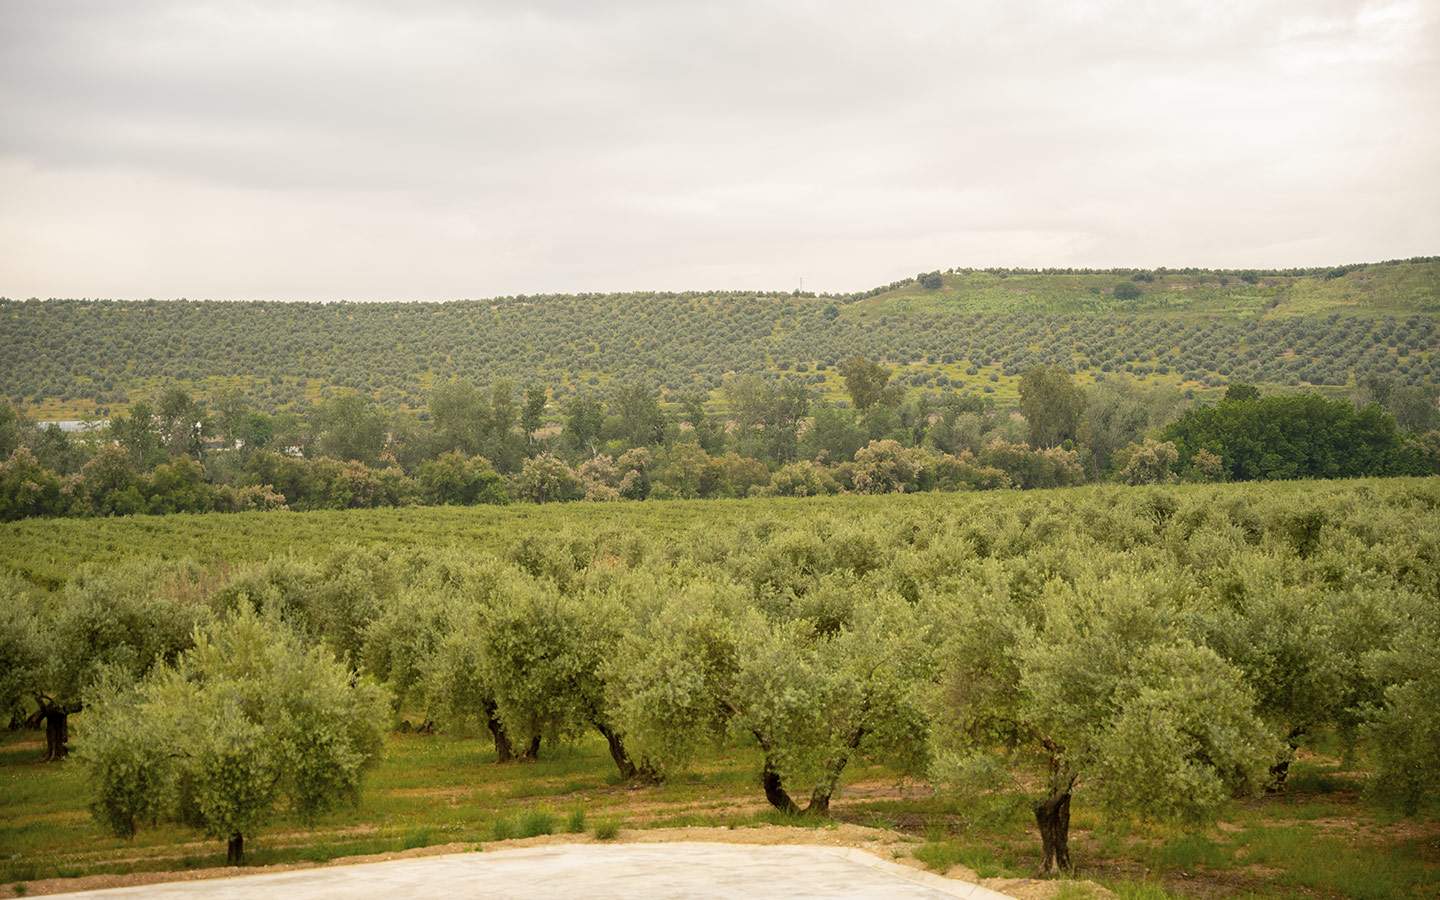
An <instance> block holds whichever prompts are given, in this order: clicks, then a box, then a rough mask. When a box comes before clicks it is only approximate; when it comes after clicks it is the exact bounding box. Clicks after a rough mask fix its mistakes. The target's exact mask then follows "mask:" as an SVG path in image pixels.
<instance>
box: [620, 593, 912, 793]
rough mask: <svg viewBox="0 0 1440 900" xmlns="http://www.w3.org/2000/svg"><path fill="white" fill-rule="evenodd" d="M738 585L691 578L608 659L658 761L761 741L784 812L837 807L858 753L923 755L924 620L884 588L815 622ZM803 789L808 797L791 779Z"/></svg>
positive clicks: (770, 784) (634, 726)
mask: <svg viewBox="0 0 1440 900" xmlns="http://www.w3.org/2000/svg"><path fill="white" fill-rule="evenodd" d="M743 597H744V591H743V590H742V589H741V588H739V587H736V586H733V585H722V584H713V583H711V584H706V583H703V582H702V583H700V584H697V585H692V586H691V587H690V588H688V589H687V590H686V591H685V592H683V593H682V594H680V595H679V596H677V597H676V598H674V600H673V601H672V602H671V603H670V604H668V605H667V606H666V607H665V608H664V609H663V610H661V611H659V612H658V613H657V614H656V615H655V616H653V617H652V618H651V619H650V620H649V621H648V623H647V626H646V627H645V628H644V629H642V630H639V631H636V632H634V633H632V634H631V635H629V636H628V637H627V638H626V639H625V640H624V641H622V643H621V645H620V647H619V648H618V650H617V653H616V655H615V657H614V660H613V663H612V665H613V667H614V669H615V671H616V675H615V678H614V680H613V681H612V689H613V696H614V697H615V710H616V717H617V719H618V720H619V721H620V722H621V724H622V726H623V727H624V728H625V731H626V734H627V735H628V736H630V737H631V738H632V740H633V741H634V743H635V745H636V746H637V747H638V748H640V749H641V750H642V751H643V752H644V753H645V754H646V757H647V758H648V759H653V760H654V761H655V762H656V764H657V765H659V766H660V767H661V768H662V769H669V768H673V767H677V766H682V765H684V763H685V762H687V761H688V760H689V759H690V758H691V757H692V756H693V754H694V753H695V752H697V750H698V749H699V748H700V747H702V746H704V745H705V744H706V743H708V742H709V741H711V740H715V739H718V738H719V737H720V736H721V735H723V734H727V733H728V734H731V735H736V736H745V737H747V738H749V739H751V740H753V741H754V742H755V744H756V746H758V748H759V749H760V751H761V753H762V768H761V773H760V783H761V787H762V788H763V790H764V792H765V798H766V799H767V800H768V801H769V802H770V804H771V805H772V806H774V807H775V808H776V809H779V810H781V811H783V812H787V813H801V812H804V813H809V814H816V815H824V814H826V813H828V811H829V808H830V801H831V799H832V797H833V796H834V794H835V791H836V790H837V788H838V786H839V783H840V778H841V776H842V775H843V773H844V771H845V768H846V766H847V765H848V764H849V763H850V761H851V760H852V759H855V758H856V757H861V756H865V757H871V758H884V759H887V760H889V761H891V762H894V763H897V764H901V765H903V766H908V767H910V768H918V767H919V756H917V753H923V748H924V746H925V737H924V735H925V730H926V719H925V716H924V715H923V712H922V709H921V705H920V703H919V693H918V690H917V687H918V685H919V684H920V683H921V682H922V681H923V680H924V678H925V675H926V673H927V671H928V669H929V666H930V660H931V653H930V652H929V648H928V645H927V643H926V640H925V637H926V628H925V626H924V625H923V623H922V621H921V619H920V618H919V617H918V616H917V615H916V613H915V610H914V609H913V608H912V607H911V606H910V605H909V604H908V603H906V602H905V601H904V600H902V599H900V598H898V597H895V596H892V595H887V594H881V595H878V596H875V597H873V598H868V599H867V602H865V603H859V604H855V605H854V607H853V609H854V612H853V615H852V616H851V617H850V618H849V619H848V621H844V622H837V623H835V625H834V627H833V629H826V628H819V627H817V625H816V622H815V621H814V620H811V619H807V618H801V617H769V616H766V615H765V614H764V613H762V612H761V611H760V610H758V609H755V608H753V607H747V606H744V599H743ZM797 787H799V788H801V789H804V790H807V791H808V798H807V801H806V805H805V806H804V807H801V806H800V804H799V803H798V802H797V801H796V800H795V798H794V795H793V793H792V792H793V791H795V790H796V789H797Z"/></svg>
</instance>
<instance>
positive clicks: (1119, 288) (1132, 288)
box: [1111, 281, 1142, 300]
mask: <svg viewBox="0 0 1440 900" xmlns="http://www.w3.org/2000/svg"><path fill="white" fill-rule="evenodd" d="M1111 293H1113V294H1114V295H1115V299H1116V300H1138V299H1140V294H1141V293H1142V292H1141V290H1140V285H1138V284H1136V283H1135V282H1133V281H1122V282H1120V283H1119V284H1117V285H1115V288H1114V290H1112V291H1111Z"/></svg>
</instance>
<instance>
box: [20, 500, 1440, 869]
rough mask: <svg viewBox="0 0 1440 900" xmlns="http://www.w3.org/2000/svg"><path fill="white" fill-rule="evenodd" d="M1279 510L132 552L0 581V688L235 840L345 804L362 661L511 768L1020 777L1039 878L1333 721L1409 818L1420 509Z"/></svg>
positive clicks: (780, 802) (134, 806)
mask: <svg viewBox="0 0 1440 900" xmlns="http://www.w3.org/2000/svg"><path fill="white" fill-rule="evenodd" d="M1274 506H1275V508H1273V509H1265V510H1261V511H1256V510H1255V509H1253V508H1250V507H1248V506H1241V505H1235V504H1231V505H1230V506H1229V507H1228V508H1224V507H1217V506H1216V505H1214V504H1208V503H1205V502H1203V501H1200V502H1197V503H1196V504H1191V505H1187V506H1182V505H1180V504H1178V503H1176V501H1175V500H1174V498H1172V497H1170V496H1169V495H1166V494H1164V493H1158V492H1146V493H1145V494H1143V495H1140V496H1138V497H1135V498H1134V499H1133V500H1121V499H1120V495H1116V496H1114V497H1112V496H1108V495H1095V496H1093V497H1091V498H1090V499H1087V500H1084V501H1083V502H1082V503H1081V508H1076V509H1058V508H1057V509H1049V510H1047V509H1038V508H1037V509H1031V510H1030V511H1029V512H1027V513H1023V514H1021V513H1017V511H1016V509H1015V508H1014V506H1013V505H1002V504H990V505H988V506H977V507H976V508H974V509H972V510H971V513H970V514H969V515H968V516H967V517H966V518H965V519H964V520H941V521H929V522H925V523H921V522H914V523H910V524H909V525H903V526H898V527H882V524H883V523H880V522H877V521H862V522H845V523H840V522H834V521H828V520H821V521H816V522H812V523H810V524H809V525H808V526H807V527H805V528H801V529H797V528H777V527H775V526H773V524H772V525H767V524H765V523H758V524H757V525H756V526H754V527H753V528H747V529H742V530H741V531H739V532H736V533H734V534H716V533H711V532H707V533H705V534H697V535H694V536H691V537H688V538H683V537H674V538H672V539H670V540H667V541H666V542H665V543H663V544H655V543H654V542H651V541H647V540H645V539H643V538H640V537H639V536H637V535H634V534H608V535H594V536H584V537H581V536H576V535H567V534H562V535H548V536H531V537H528V538H525V539H522V540H521V541H519V542H517V543H516V544H514V545H513V546H512V547H511V548H510V550H509V551H508V553H507V554H506V557H505V558H504V559H492V558H488V557H481V556H473V555H469V554H464V553H460V552H457V551H429V552H423V553H413V554H399V553H391V552H384V551H376V550H358V549H351V550H344V551H341V552H339V553H336V554H335V555H334V556H332V557H331V558H329V559H326V560H324V561H322V562H319V563H309V562H302V561H297V560H294V559H289V558H280V559H274V560H271V561H269V562H266V563H264V564H260V565H256V566H253V567H250V568H245V569H241V570H239V571H236V572H232V573H230V574H229V575H227V576H226V577H225V578H224V579H222V580H221V581H220V582H219V583H214V582H212V581H211V580H209V579H207V578H206V577H205V576H204V575H203V574H202V573H199V572H195V571H192V570H190V569H187V568H184V567H182V568H180V569H178V570H174V571H167V572H161V573H159V574H157V573H156V572H155V571H154V570H153V569H150V570H147V569H144V568H141V567H133V568H132V567H125V568H122V569H120V570H116V571H112V572H108V573H103V574H95V573H86V574H83V575H81V576H79V577H77V578H76V579H75V580H74V582H72V583H71V584H70V585H67V586H66V587H64V588H63V589H61V590H60V591H58V592H56V593H55V594H52V595H44V596H37V595H35V594H33V593H30V592H25V591H22V590H20V589H19V587H17V586H14V585H12V586H10V587H9V588H7V590H9V592H10V593H9V594H7V602H6V603H5V604H4V605H3V606H0V609H3V610H4V613H5V615H4V617H3V618H0V662H4V663H5V665H3V666H0V672H4V673H6V674H5V681H4V682H3V687H4V690H5V692H6V693H5V701H6V703H7V704H8V705H9V706H10V707H11V708H12V709H16V708H19V707H21V706H22V705H23V706H24V707H25V708H26V709H35V710H38V712H39V713H40V714H41V715H43V716H44V717H45V718H46V719H47V721H50V722H56V721H58V722H60V723H61V726H62V728H61V729H60V730H61V731H63V724H64V723H65V721H66V718H67V717H68V715H71V714H74V713H75V712H78V711H80V710H81V709H84V710H85V712H84V714H83V715H82V716H81V718H80V720H79V721H80V722H81V723H82V727H81V728H79V730H78V734H79V740H78V743H79V747H80V754H81V756H82V757H83V758H84V759H85V760H86V761H87V762H88V764H89V765H90V767H91V773H92V778H93V780H94V783H95V789H96V795H97V800H96V806H95V808H96V810H97V814H98V815H99V816H100V817H101V820H102V821H103V822H104V823H105V824H106V825H108V826H109V827H111V828H112V829H114V830H116V831H117V832H118V833H122V834H123V833H129V832H130V831H131V830H133V829H134V828H135V827H138V826H139V825H142V824H144V823H145V822H148V821H152V820H157V819H166V820H176V821H181V822H187V823H190V824H194V825H197V826H199V827H202V828H204V829H205V830H206V831H207V833H210V834H214V835H216V836H217V837H221V838H225V839H227V840H229V839H237V836H238V840H239V841H241V842H243V837H244V835H246V834H248V833H252V832H253V829H254V828H256V827H258V825H259V824H260V823H261V822H263V820H264V818H265V817H266V816H267V815H269V814H270V812H271V811H272V810H273V809H275V808H276V807H277V805H278V804H280V803H281V802H282V801H285V802H288V803H289V804H290V806H291V807H292V808H293V809H294V810H296V811H297V812H299V813H301V814H302V815H313V814H316V813H318V812H319V811H322V810H323V809H325V808H328V806H329V805H330V804H332V803H334V802H339V801H340V800H342V799H344V798H345V797H353V796H354V792H355V789H356V787H357V786H358V783H359V782H358V778H359V773H360V772H362V771H363V769H364V767H365V766H366V765H368V764H369V762H370V761H372V760H373V759H374V756H375V753H376V752H377V749H378V740H376V739H375V738H374V736H375V734H376V731H375V729H377V728H379V727H380V726H379V724H378V723H379V722H381V721H383V720H384V719H386V718H387V711H386V709H384V703H385V701H384V699H383V697H384V695H383V694H382V693H381V692H379V691H378V689H377V688H375V687H374V686H372V685H371V684H370V682H369V681H368V680H367V679H368V678H371V677H373V678H374V679H377V680H379V681H381V682H384V683H385V684H386V685H388V690H389V691H390V693H391V695H392V696H393V704H394V705H393V707H391V708H390V710H389V713H388V715H389V717H390V718H392V719H393V717H394V714H398V713H400V712H404V711H410V710H415V711H423V712H424V713H425V714H426V715H428V716H429V717H430V718H432V719H433V720H434V721H436V722H437V723H438V724H439V725H440V727H442V728H450V727H458V726H460V725H461V724H463V723H465V722H467V721H468V722H473V723H475V724H477V725H479V726H481V727H483V728H486V729H488V731H489V732H490V734H491V736H492V738H493V740H494V744H495V751H496V753H495V758H496V759H497V761H502V762H503V761H508V760H512V759H517V758H518V759H525V758H534V756H535V755H536V754H537V753H539V752H540V748H541V742H542V740H543V741H564V740H571V739H575V738H578V737H579V736H581V735H583V734H587V733H593V734H597V735H599V736H601V737H603V738H604V740H605V741H606V744H607V746H608V748H609V750H610V753H611V756H612V758H613V760H614V763H615V765H616V768H617V771H618V772H619V774H620V775H621V776H622V777H624V778H626V779H633V780H636V781H638V782H645V781H653V780H656V779H663V778H665V777H667V776H669V775H671V774H673V773H675V772H677V771H682V770H683V769H684V768H685V767H686V766H687V765H689V764H691V763H693V762H695V761H696V760H698V759H701V758H703V756H704V755H705V754H706V753H708V752H712V751H713V750H714V748H715V747H717V746H719V745H733V744H734V743H735V742H741V743H744V744H748V745H749V746H751V747H753V748H754V750H755V752H756V756H757V758H758V760H759V763H758V769H759V770H758V771H757V776H758V779H759V784H760V787H761V789H762V790H763V792H764V795H765V797H766V798H767V800H768V801H769V802H770V803H771V804H773V805H774V806H775V807H776V808H777V809H779V810H783V811H786V812H790V813H805V812H808V813H811V814H817V815H818V814H824V813H825V812H827V811H828V809H829V807H830V804H831V802H832V800H833V798H834V797H835V796H836V793H837V791H839V790H840V787H841V785H842V782H843V778H844V774H845V772H846V771H847V768H848V767H850V766H851V764H852V763H855V762H856V761H859V760H865V761H874V762H881V763H884V764H886V765H889V766H891V767H893V768H895V769H897V770H900V771H907V772H912V773H916V774H922V775H926V774H928V775H929V776H930V777H931V779H932V781H933V782H934V783H935V784H937V785H938V786H941V787H943V788H945V789H949V790H956V791H960V792H961V793H963V794H966V795H968V796H972V797H974V798H977V799H976V802H977V803H979V802H981V801H980V800H979V799H978V798H982V797H994V796H1029V798H1030V803H1031V804H1032V807H1033V811H1034V815H1035V817H1036V822H1037V826H1038V829H1039V833H1040V836H1041V839H1042V861H1043V862H1042V865H1043V867H1044V868H1047V869H1049V868H1067V867H1068V866H1069V865H1070V858H1069V849H1068V829H1069V815H1070V812H1069V811H1070V804H1071V802H1072V800H1073V799H1074V798H1075V797H1085V798H1089V801H1088V802H1092V803H1094V804H1095V805H1097V806H1098V807H1100V808H1101V809H1103V810H1106V811H1108V812H1110V813H1113V814H1115V815H1122V816H1137V815H1138V816H1141V817H1150V818H1157V819H1180V820H1186V821H1203V820H1204V819H1206V818H1208V817H1212V816H1214V815H1215V814H1216V813H1217V812H1218V810H1219V809H1220V808H1221V807H1222V806H1223V805H1224V804H1225V803H1226V802H1227V801H1228V800H1229V799H1230V798H1232V797H1234V796H1241V795H1250V794H1255V793H1258V792H1261V791H1264V790H1266V789H1278V788H1280V787H1282V786H1283V783H1284V778H1285V774H1286V769H1287V766H1288V763H1289V761H1290V760H1291V759H1292V757H1293V754H1294V751H1295V748H1297V747H1299V746H1301V745H1303V743H1304V742H1305V741H1306V740H1307V739H1308V738H1309V737H1310V736H1312V735H1315V734H1317V733H1324V732H1338V733H1339V734H1341V736H1342V737H1345V738H1346V739H1347V740H1351V741H1354V740H1359V739H1361V738H1366V737H1368V738H1369V740H1366V741H1364V742H1363V746H1364V747H1365V748H1367V752H1369V753H1371V754H1372V755H1373V758H1374V761H1375V765H1376V771H1377V778H1376V779H1375V785H1376V787H1377V789H1379V790H1381V791H1383V792H1385V793H1387V794H1390V795H1392V796H1395V797H1397V798H1399V799H1400V800H1401V801H1402V802H1403V803H1404V804H1405V805H1407V806H1409V807H1410V808H1415V807H1417V806H1418V805H1420V804H1422V803H1424V802H1426V801H1427V798H1433V796H1434V794H1435V791H1436V790H1437V788H1440V784H1437V782H1436V775H1435V773H1436V772H1437V771H1440V767H1436V766H1435V765H1433V763H1434V762H1435V759H1434V756H1435V746H1436V743H1437V741H1436V738H1437V737H1440V722H1437V720H1436V719H1435V717H1434V714H1433V708H1434V706H1435V703H1434V700H1435V698H1436V692H1437V690H1440V687H1437V685H1440V671H1437V669H1436V667H1435V665H1434V659H1433V654H1432V653H1429V652H1427V651H1428V648H1431V647H1433V645H1434V642H1435V641H1436V640H1437V639H1440V621H1437V620H1436V619H1435V616H1434V608H1433V603H1427V602H1426V600H1425V598H1426V597H1430V596H1433V592H1434V591H1435V590H1436V589H1437V586H1440V582H1437V577H1440V576H1437V573H1436V571H1435V569H1434V567H1433V566H1426V565H1424V564H1423V562H1422V560H1423V559H1424V558H1425V552H1426V551H1425V550H1424V548H1425V547H1433V546H1434V535H1433V526H1432V527H1429V528H1428V529H1427V527H1426V526H1425V525H1424V524H1423V521H1422V520H1421V519H1417V518H1415V516H1416V515H1418V513H1417V512H1416V511H1415V510H1417V509H1419V507H1418V506H1417V507H1415V508H1414V509H1407V510H1406V511H1405V512H1404V514H1403V515H1402V514H1401V513H1399V512H1394V511H1392V510H1388V509H1384V508H1382V509H1380V510H1379V511H1378V512H1373V513H1372V512H1371V511H1369V510H1367V509H1366V508H1365V507H1356V506H1354V505H1351V506H1349V507H1347V508H1346V509H1344V510H1342V511H1341V512H1340V513H1327V512H1323V511H1320V510H1318V509H1311V508H1309V507H1304V508H1302V507H1301V506H1297V505H1296V501H1286V502H1284V503H1279V504H1275V505H1274ZM1377 516H1378V517H1377ZM891 524H892V525H895V523H891ZM1404 534H1409V535H1411V537H1409V538H1406V539H1405V540H1406V541H1408V542H1409V543H1407V544H1405V545H1403V546H1402V545H1401V543H1400V540H1401V535H1404ZM1361 535H1364V536H1365V539H1364V541H1363V542H1362V540H1361V537H1360V536H1361ZM1372 545H1374V548H1375V549H1373V550H1372V549H1370V548H1371V547H1372ZM317 647H319V648H322V649H316V648H317ZM356 671H359V672H363V673H365V674H364V677H359V678H356V677H354V676H353V675H352V673H353V672H356ZM137 685H138V686H137ZM298 710H306V711H311V712H313V714H314V716H317V717H319V718H313V719H312V718H307V716H309V715H311V712H305V713H304V714H303V715H302V714H301V713H300V712H298ZM55 732H56V729H53V728H52V735H53V736H52V742H51V750H52V754H51V755H54V756H58V755H61V754H62V753H63V747H64V737H65V735H64V734H63V733H58V734H56V733H55ZM156 748H166V749H165V751H164V752H159V751H157V750H156ZM286 754H291V755H288V756H287V755H286ZM276 773H283V777H282V776H281V775H279V774H276ZM267 775H270V776H274V777H269V778H268V779H267ZM204 785H212V787H206V788H205V789H204V790H205V791H212V793H209V794H207V793H204V791H202V790H201V787H202V786H204ZM324 785H329V786H330V787H324ZM332 788H333V789H332ZM227 792H228V793H227ZM242 846H243V843H232V849H233V851H234V854H235V855H236V856H238V855H239V853H240V851H241V847H242Z"/></svg>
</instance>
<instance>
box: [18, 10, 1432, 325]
mask: <svg viewBox="0 0 1440 900" xmlns="http://www.w3.org/2000/svg"><path fill="white" fill-rule="evenodd" d="M0 14H3V17H0V246H7V247H10V248H12V250H11V251H10V252H9V253H5V252H0V293H4V294H8V295H11V296H24V295H29V294H38V295H42V296H44V295H66V294H70V295H79V294H86V295H95V294H109V295H146V296H149V295H154V296H178V295H188V296H202V295H209V296H265V297H277V298H292V297H294V298H299V297H305V298H310V297H367V298H370V297H419V296H463V295H469V296H478V295H484V294H492V293H503V292H512V291H538V290H602V289H639V288H685V287H727V286H735V287H755V288H759V287H769V288H788V287H791V286H793V285H794V284H795V282H796V280H797V279H798V277H799V276H800V275H802V274H803V275H805V276H806V284H807V286H814V287H819V288H828V289H836V290H849V289H856V288H862V287H866V286H869V285H871V284H874V283H878V282H883V281H888V280H890V279H892V278H895V277H898V276H901V275H904V274H907V273H910V272H913V271H914V270H915V269H917V268H919V267H932V266H947V265H990V264H1033V265H1067V264H1074V265H1085V264H1095V265H1107V264H1148V265H1159V264H1168V265H1187V264H1209V265H1288V264H1305V263H1324V262H1331V261H1340V260H1351V259H1364V258H1375V257H1391V256H1404V255H1412V254H1418V253H1433V252H1435V247H1436V241H1437V237H1440V186H1437V180H1436V179H1435V178H1434V176H1433V174H1432V173H1431V169H1433V160H1434V159H1436V158H1440V113H1437V111H1436V109H1435V107H1436V104H1435V103H1434V102H1433V101H1434V97H1435V95H1436V91H1435V89H1436V87H1437V86H1440V84H1437V82H1440V59H1437V57H1440V52H1437V48H1440V15H1437V12H1436V10H1435V9H1434V8H1433V6H1432V5H1429V4H1426V3H1421V2H1363V0H1319V2H1254V3H1234V4H1223V3H1213V2H1210V3H1199V2H1194V3H1192V2H1188V0H1187V2H1179V3H1163V4H1158V3H1147V2H1139V0H1135V2H1129V0H1099V2H1085V3H1044V4H1042V3H1002V2H986V3H947V2H939V0H935V2H909V0H905V2H892V3H887V4H874V3H858V2H848V0H846V2H759V0H751V2H733V3H722V4H716V3H689V2H643V0H641V2H616V3H593V2H561V0H547V2H541V3H519V2H516V3H499V2H486V3H463V2H423V3H405V4H391V3H381V2H349V3H338V2H337V3H278V2H276V3H267V2H255V3H245V4H235V3H218V2H204V0H196V2H188V3H159V2H133V3H123V4H117V3H108V2H104V3H38V2H36V3H32V2H5V0H0ZM237 251H243V252H237Z"/></svg>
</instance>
